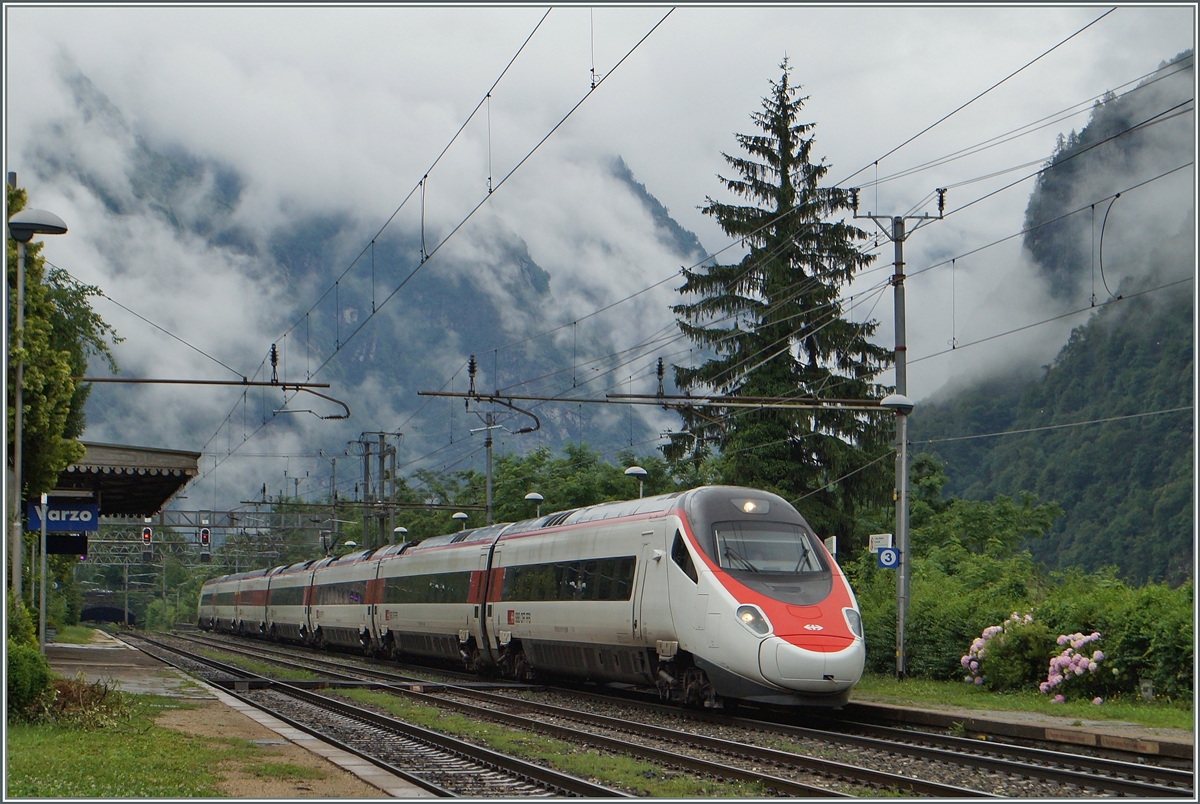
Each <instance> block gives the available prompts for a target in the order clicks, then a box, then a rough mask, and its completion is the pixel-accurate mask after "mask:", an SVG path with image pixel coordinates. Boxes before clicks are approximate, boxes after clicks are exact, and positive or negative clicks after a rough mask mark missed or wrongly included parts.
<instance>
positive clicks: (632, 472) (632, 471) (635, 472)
mask: <svg viewBox="0 0 1200 804" xmlns="http://www.w3.org/2000/svg"><path fill="white" fill-rule="evenodd" d="M625 474H627V475H629V476H630V477H636V478H637V482H638V499H639V500H640V499H641V498H642V489H643V487H644V485H645V482H646V476H647V475H648V474H650V473H649V472H647V471H646V470H645V469H643V468H642V467H640V466H631V467H629V468H628V469H626V470H625Z"/></svg>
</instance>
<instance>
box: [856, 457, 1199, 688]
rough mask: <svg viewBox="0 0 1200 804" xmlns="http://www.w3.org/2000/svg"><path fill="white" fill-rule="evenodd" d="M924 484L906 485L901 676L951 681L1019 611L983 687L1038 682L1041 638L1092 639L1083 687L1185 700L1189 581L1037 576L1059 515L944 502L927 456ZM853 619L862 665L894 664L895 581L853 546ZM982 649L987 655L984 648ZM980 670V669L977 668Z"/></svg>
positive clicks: (1045, 509)
mask: <svg viewBox="0 0 1200 804" xmlns="http://www.w3.org/2000/svg"><path fill="white" fill-rule="evenodd" d="M914 463H915V464H916V465H917V467H919V468H920V471H919V472H914V475H919V476H921V477H922V478H923V479H924V481H925V482H924V484H914V487H915V488H916V489H917V491H915V493H914V497H915V498H916V499H915V500H914V504H913V519H912V524H913V527H912V548H913V562H912V576H911V587H910V595H911V597H910V603H909V610H908V617H907V619H906V622H905V646H906V655H907V664H908V671H909V673H910V674H911V675H913V676H919V677H925V678H934V679H942V680H949V679H957V678H962V677H963V669H962V665H961V663H960V662H961V658H962V656H963V654H964V653H966V652H967V650H968V648H969V647H970V645H971V643H972V641H973V640H974V639H975V638H977V637H978V636H979V635H980V634H981V633H982V632H983V630H984V629H985V628H988V627H989V626H997V625H1000V624H1001V623H1002V622H1004V621H1005V619H1006V618H1008V617H1010V616H1011V615H1012V614H1013V613H1014V612H1016V613H1018V614H1020V615H1021V616H1022V621H1023V617H1024V615H1025V614H1027V613H1028V614H1031V615H1032V617H1033V623H1032V624H1030V625H1029V626H1028V627H1026V626H1025V625H1021V627H1020V628H1018V629H1017V632H1016V637H1017V638H1014V639H1013V640H1012V641H1011V642H1010V643H1009V644H1007V646H1006V647H999V643H998V645H997V652H996V655H995V656H994V657H992V658H993V659H994V661H993V662H992V665H991V666H990V667H985V674H991V675H990V676H989V678H988V680H987V683H988V684H989V685H990V686H992V687H994V688H1011V687H1013V686H1021V685H1025V687H1026V688H1028V689H1030V690H1034V689H1036V688H1037V687H1036V685H1035V684H1033V681H1035V680H1037V679H1045V677H1046V671H1047V663H1048V658H1049V655H1050V653H1051V652H1054V642H1053V637H1054V635H1057V634H1071V633H1074V632H1082V633H1085V634H1087V633H1091V632H1093V631H1097V632H1099V633H1101V634H1102V635H1103V640H1102V641H1101V643H1100V644H1101V646H1102V647H1103V650H1104V653H1105V655H1106V656H1107V657H1108V658H1107V659H1106V661H1105V663H1104V667H1103V670H1102V672H1100V673H1098V674H1097V676H1096V678H1095V679H1092V680H1090V681H1089V684H1090V685H1092V686H1093V687H1094V688H1095V690H1096V691H1097V693H1099V694H1105V695H1107V694H1111V693H1115V692H1120V693H1126V694H1134V693H1136V691H1137V689H1138V680H1139V679H1141V678H1149V679H1151V680H1153V682H1154V687H1155V690H1157V691H1158V692H1159V693H1161V694H1165V695H1168V696H1171V697H1177V698H1185V699H1187V698H1191V697H1192V681H1193V670H1192V667H1193V656H1194V647H1193V638H1194V625H1193V613H1194V601H1193V590H1192V584H1191V582H1190V581H1188V582H1186V583H1184V584H1183V585H1181V586H1179V587H1178V588H1175V589H1172V588H1170V587H1169V586H1167V585H1165V584H1153V583H1151V584H1147V585H1145V586H1141V587H1135V586H1131V585H1129V584H1127V583H1125V582H1124V581H1122V580H1120V579H1119V578H1118V577H1117V571H1116V568H1115V567H1104V568H1101V569H1099V570H1097V571H1095V572H1090V573H1089V572H1085V571H1083V570H1081V569H1078V568H1074V569H1071V570H1069V571H1067V572H1062V573H1059V572H1047V571H1046V570H1045V568H1044V567H1043V566H1042V565H1041V564H1040V563H1038V562H1037V561H1036V560H1035V558H1034V556H1033V555H1032V554H1031V553H1030V552H1029V550H1028V549H1027V545H1028V544H1029V543H1031V542H1033V543H1036V542H1037V540H1038V539H1040V538H1045V534H1047V533H1049V532H1051V530H1052V529H1053V523H1054V522H1055V520H1056V519H1060V518H1061V509H1059V508H1058V506H1057V505H1056V504H1055V503H1042V504H1038V503H1037V501H1036V499H1035V498H1033V497H1032V495H1030V494H1028V493H1025V494H1023V495H1021V499H1020V501H1019V502H1014V501H1013V500H1012V499H1010V498H1008V497H1005V496H1003V495H1000V496H997V497H996V498H995V499H994V500H993V501H992V502H979V501H972V500H962V499H957V498H954V497H945V496H943V495H942V494H941V493H940V491H936V493H935V490H940V488H941V487H942V486H944V485H947V478H946V476H945V473H944V471H943V469H942V466H941V464H940V462H938V461H937V460H936V459H934V458H933V457H932V456H930V455H925V456H922V457H920V458H918V459H917V461H914ZM842 567H843V569H845V570H846V573H847V575H848V576H850V579H851V583H852V585H853V586H854V589H855V593H856V595H857V597H858V603H859V606H860V607H861V609H862V614H863V629H864V631H865V634H866V640H867V666H868V669H870V670H873V671H875V672H881V673H886V672H889V671H891V670H893V669H894V667H895V654H894V652H893V646H894V645H895V644H896V577H895V572H893V571H891V570H884V569H880V568H878V567H877V566H876V563H875V556H874V555H873V554H869V553H867V552H866V551H865V550H864V551H862V552H861V553H859V554H858V555H856V556H855V557H853V558H852V559H847V560H843V562H842ZM990 650H991V648H989V651H990ZM985 664H986V663H985Z"/></svg>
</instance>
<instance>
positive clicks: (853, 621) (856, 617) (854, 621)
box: [842, 609, 863, 639]
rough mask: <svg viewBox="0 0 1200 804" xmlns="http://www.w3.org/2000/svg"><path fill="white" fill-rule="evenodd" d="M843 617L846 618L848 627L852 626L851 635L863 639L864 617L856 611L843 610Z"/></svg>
mask: <svg viewBox="0 0 1200 804" xmlns="http://www.w3.org/2000/svg"><path fill="white" fill-rule="evenodd" d="M842 616H843V617H845V618H846V625H848V626H850V633H852V634H854V635H855V636H856V637H858V638H859V639H862V635H863V630H862V615H861V614H859V613H858V612H857V611H856V610H854V609H842Z"/></svg>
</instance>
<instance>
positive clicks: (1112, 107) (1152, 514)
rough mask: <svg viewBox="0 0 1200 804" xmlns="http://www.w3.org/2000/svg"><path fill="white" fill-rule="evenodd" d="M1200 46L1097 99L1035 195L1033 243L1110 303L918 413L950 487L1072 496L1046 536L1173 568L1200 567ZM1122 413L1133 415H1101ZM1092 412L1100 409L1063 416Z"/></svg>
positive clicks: (1095, 297)
mask: <svg viewBox="0 0 1200 804" xmlns="http://www.w3.org/2000/svg"><path fill="white" fill-rule="evenodd" d="M1192 62H1193V59H1192V54H1191V53H1190V52H1189V53H1184V54H1181V55H1180V56H1177V57H1176V58H1175V59H1172V60H1171V61H1170V62H1167V63H1164V64H1163V65H1162V66H1161V67H1160V69H1159V70H1158V72H1157V73H1156V74H1155V75H1154V76H1152V77H1150V78H1148V79H1147V80H1146V81H1143V82H1142V83H1141V84H1140V85H1139V86H1138V87H1136V88H1135V89H1133V90H1131V91H1129V92H1127V93H1125V94H1124V95H1121V96H1116V95H1111V94H1110V95H1109V96H1108V97H1106V98H1105V100H1104V101H1103V102H1102V103H1097V104H1096V106H1095V107H1094V109H1093V110H1092V115H1091V119H1090V121H1089V123H1088V125H1087V126H1086V127H1085V128H1084V129H1083V130H1082V131H1080V132H1079V133H1078V134H1077V133H1075V132H1071V133H1070V135H1068V136H1064V137H1062V138H1061V139H1060V143H1059V148H1058V151H1057V152H1056V153H1055V155H1054V157H1053V159H1052V160H1051V162H1050V166H1051V167H1050V168H1049V169H1048V170H1047V171H1046V172H1044V173H1043V174H1042V175H1041V177H1040V178H1039V181H1038V184H1037V187H1036V188H1035V190H1034V192H1033V194H1032V195H1031V197H1030V200H1029V205H1028V208H1027V210H1026V220H1025V223H1026V227H1027V228H1028V233H1027V234H1026V236H1025V240H1024V245H1025V248H1026V251H1027V254H1028V256H1029V258H1030V259H1031V260H1032V261H1033V263H1034V264H1035V266H1036V267H1037V269H1038V271H1039V273H1040V274H1041V276H1042V277H1043V278H1044V279H1045V280H1046V287H1047V290H1048V292H1049V293H1050V295H1051V296H1053V297H1054V298H1056V299H1059V300H1061V301H1062V302H1063V303H1064V305H1066V307H1065V309H1066V310H1070V309H1072V308H1075V309H1078V308H1079V307H1083V308H1087V307H1088V306H1089V302H1090V305H1091V306H1094V307H1096V308H1097V312H1096V313H1095V314H1093V315H1092V316H1091V317H1090V318H1089V319H1088V320H1087V322H1086V323H1085V324H1083V325H1081V326H1079V327H1078V328H1076V329H1075V330H1074V331H1073V332H1072V333H1071V337H1070V340H1069V341H1068V343H1067V344H1066V345H1065V346H1064V347H1063V348H1062V350H1061V352H1060V353H1059V355H1058V356H1057V358H1055V360H1054V362H1053V364H1052V365H1050V366H1046V367H1044V370H1043V373H1042V375H1041V376H1040V377H1039V378H1038V379H1036V380H1032V381H1031V380H1029V379H1028V376H1029V375H1028V373H1026V374H1023V375H1021V376H1020V377H1019V378H1018V377H1009V378H1003V377H1001V378H994V379H992V380H990V381H988V382H986V383H982V384H980V385H978V386H976V387H974V388H971V389H967V390H965V391H962V392H959V393H957V394H956V395H954V396H946V397H943V398H940V399H939V398H935V399H933V400H929V401H926V402H923V403H922V404H921V405H919V406H918V407H917V410H916V413H915V414H914V416H913V418H912V429H911V430H910V433H911V437H912V439H913V440H914V441H915V442H917V443H916V444H915V447H916V450H917V451H930V452H934V453H936V454H937V455H939V456H940V457H942V458H943V459H944V460H945V462H946V473H947V475H948V476H949V484H948V485H947V487H946V491H947V492H948V493H950V494H954V495H958V496H962V497H965V498H968V499H976V500H978V499H991V498H992V497H993V496H994V495H996V494H1005V495H1015V494H1016V493H1018V492H1020V491H1029V492H1033V493H1034V494H1036V495H1037V497H1038V499H1039V500H1041V501H1043V502H1051V501H1053V502H1057V503H1058V504H1059V505H1060V506H1062V508H1063V511H1064V515H1063V516H1062V517H1060V518H1059V519H1058V521H1057V522H1055V524H1054V527H1053V528H1052V530H1051V532H1050V533H1049V534H1047V535H1046V536H1044V537H1041V538H1039V539H1037V540H1035V541H1034V543H1032V544H1030V545H1029V547H1030V549H1031V550H1032V552H1033V554H1034V556H1035V557H1036V558H1038V559H1040V560H1041V561H1043V562H1045V563H1046V564H1047V566H1049V567H1050V568H1052V569H1064V568H1066V567H1070V566H1078V567H1082V568H1083V569H1086V570H1095V569H1098V568H1100V567H1104V566H1115V567H1117V571H1118V573H1119V574H1120V576H1121V577H1123V578H1125V579H1126V580H1129V581H1133V582H1142V581H1146V580H1159V581H1162V580H1165V581H1167V582H1169V583H1172V584H1178V583H1181V582H1182V581H1183V580H1185V579H1186V578H1188V577H1190V576H1191V573H1192V557H1193V539H1192V536H1193V534H1192V526H1193V520H1194V511H1193V497H1194V483H1195V478H1194V474H1193V469H1192V456H1193V427H1192V421H1193V418H1192V411H1191V410H1190V407H1191V406H1192V404H1193V400H1194V393H1193V372H1194V368H1193V359H1194V337H1193V331H1194V326H1193V321H1194V315H1195V303H1194V298H1195V292H1196V288H1195V282H1194V276H1195V199H1194V193H1195V188H1194V187H1193V186H1192V184H1191V182H1190V172H1191V168H1190V165H1191V164H1192V161H1193V160H1194V159H1195V147H1194V142H1195V125H1194V121H1193V115H1192V113H1191V112H1190V111H1189V110H1184V111H1185V112H1186V113H1185V114H1180V113H1179V109H1180V108H1181V105H1183V106H1186V103H1187V101H1188V99H1190V97H1191V88H1192V76H1193V75H1194V70H1193V67H1192ZM1145 121H1153V123H1151V124H1149V125H1147V124H1146V122H1145ZM1076 211H1078V213H1077V214H1076ZM1110 213H1111V214H1110ZM1047 221H1051V222H1052V223H1050V224H1049V225H1041V224H1043V223H1045V222H1047ZM1177 408H1188V409H1186V410H1174V409H1177ZM1163 411H1174V412H1163ZM1143 414H1150V415H1143ZM1117 417H1130V418H1119V419H1117V420H1115V421H1108V422H1100V421H1099V420H1104V419H1114V418H1117ZM1078 422H1096V423H1093V424H1086V425H1080V426H1062V427H1056V426H1059V425H1069V424H1074V423H1078ZM1052 427H1054V428H1055V429H1046V428H1052ZM1022 430H1028V431H1029V432H1024V433H1022V432H1020V431H1022ZM1014 431H1016V432H1014ZM1002 432H1003V433H1009V434H1005V435H996V436H992V437H985V438H972V439H969V440H947V439H956V438H961V437H963V436H976V435H983V434H989V433H1002Z"/></svg>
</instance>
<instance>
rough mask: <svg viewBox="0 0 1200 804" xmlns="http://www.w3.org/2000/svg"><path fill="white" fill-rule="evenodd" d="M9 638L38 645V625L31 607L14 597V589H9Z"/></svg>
mask: <svg viewBox="0 0 1200 804" xmlns="http://www.w3.org/2000/svg"><path fill="white" fill-rule="evenodd" d="M7 636H8V639H9V640H11V641H13V642H15V643H17V644H18V645H29V646H30V647H34V648H36V647H37V644H38V639H37V626H36V625H35V624H34V622H33V617H31V616H30V614H29V609H27V608H25V604H24V603H23V602H21V601H20V600H18V599H16V598H14V597H13V593H12V590H11V589H9V590H8V634H7Z"/></svg>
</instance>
